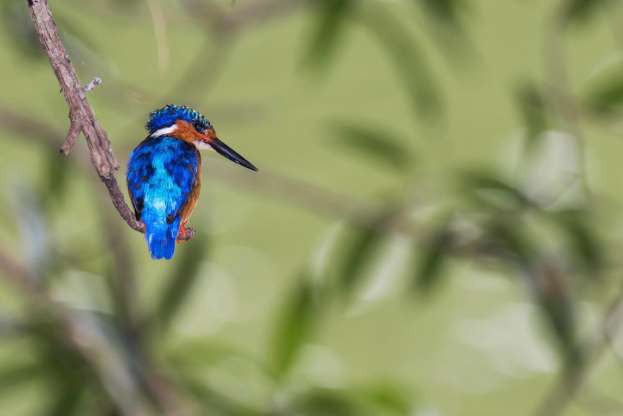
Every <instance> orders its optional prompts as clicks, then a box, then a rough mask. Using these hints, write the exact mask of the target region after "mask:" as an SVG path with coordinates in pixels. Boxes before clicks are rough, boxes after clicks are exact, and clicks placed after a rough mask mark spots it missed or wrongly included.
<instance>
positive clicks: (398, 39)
mask: <svg viewBox="0 0 623 416" xmlns="http://www.w3.org/2000/svg"><path fill="white" fill-rule="evenodd" d="M366 11H367V13H363V14H362V16H361V17H360V22H361V23H362V24H363V25H364V27H366V29H367V30H368V31H369V32H370V33H371V34H372V35H373V36H374V37H375V38H376V40H377V41H378V42H379V43H380V45H381V46H382V48H383V51H384V52H385V53H386V54H387V56H388V59H389V60H390V62H391V63H392V64H393V65H394V68H395V70H396V73H397V74H398V76H399V77H400V79H401V81H402V83H403V85H404V87H405V89H406V93H407V94H408V96H409V97H410V98H411V101H412V103H413V106H414V109H415V110H416V112H417V114H418V115H420V116H422V117H425V118H429V117H436V116H439V115H440V114H441V110H442V101H441V94H440V92H439V88H438V86H437V84H436V83H435V80H434V78H433V76H432V71H431V70H430V69H429V68H428V64H427V62H426V59H425V57H424V53H423V52H422V51H421V48H420V47H419V45H418V44H417V42H416V41H415V39H414V38H413V36H412V35H411V33H410V32H409V30H408V29H407V28H406V27H405V25H404V24H403V22H402V21H401V20H399V19H397V18H396V17H395V16H394V15H392V14H391V13H390V12H389V11H388V10H386V8H384V7H375V8H369V9H367V10H366Z"/></svg>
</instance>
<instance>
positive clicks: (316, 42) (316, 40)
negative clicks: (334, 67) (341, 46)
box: [305, 0, 354, 67]
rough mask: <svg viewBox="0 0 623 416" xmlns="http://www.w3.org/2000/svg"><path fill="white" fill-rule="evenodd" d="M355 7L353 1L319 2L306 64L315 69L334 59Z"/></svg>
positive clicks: (326, 0)
mask: <svg viewBox="0 0 623 416" xmlns="http://www.w3.org/2000/svg"><path fill="white" fill-rule="evenodd" d="M353 6H354V2H353V0H318V1H317V2H315V4H314V8H315V9H316V10H315V12H316V16H315V21H314V27H313V31H312V32H313V33H312V36H311V42H310V45H309V47H308V48H307V56H306V58H305V62H306V63H307V64H308V65H310V66H312V67H314V66H316V67H318V66H322V65H325V64H326V63H327V62H328V61H329V59H330V58H331V57H332V55H333V53H334V51H335V49H336V47H337V45H338V43H339V42H340V41H341V36H342V34H343V31H344V29H345V25H346V20H347V18H348V15H349V13H350V11H351V9H352V7H353Z"/></svg>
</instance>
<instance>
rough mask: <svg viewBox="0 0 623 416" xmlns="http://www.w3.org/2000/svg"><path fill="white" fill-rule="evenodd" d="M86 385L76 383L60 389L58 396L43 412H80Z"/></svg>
mask: <svg viewBox="0 0 623 416" xmlns="http://www.w3.org/2000/svg"><path fill="white" fill-rule="evenodd" d="M83 388H84V385H82V384H75V385H69V386H66V387H64V388H62V389H59V392H58V393H57V395H56V397H53V398H52V402H51V403H50V404H49V406H48V407H47V409H46V410H45V411H44V412H43V414H44V415H45V416H71V415H76V414H79V413H78V411H79V410H80V404H81V400H82V395H83Z"/></svg>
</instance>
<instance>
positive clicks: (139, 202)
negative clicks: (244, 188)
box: [127, 104, 257, 259]
mask: <svg viewBox="0 0 623 416" xmlns="http://www.w3.org/2000/svg"><path fill="white" fill-rule="evenodd" d="M145 127H146V128H147V131H148V132H149V134H148V136H147V138H145V140H143V141H142V142H141V143H140V144H139V145H138V146H137V147H136V148H135V149H134V150H133V151H132V154H131V155H130V161H129V162H128V172H127V180H128V191H129V193H130V199H131V200H132V205H133V206H134V213H135V215H136V219H137V220H138V221H142V222H143V224H145V238H146V240H147V246H148V247H149V251H150V253H151V256H152V257H153V258H154V259H170V258H172V257H173V253H174V252H175V243H176V241H181V240H186V239H188V237H189V236H190V233H191V232H192V230H191V229H190V228H188V227H187V225H188V220H189V218H190V215H191V214H192V211H193V209H194V208H195V206H196V205H197V199H198V198H199V190H200V188H201V155H200V154H199V149H210V148H212V149H214V150H216V151H217V152H218V153H220V154H221V155H223V156H225V157H226V158H228V159H229V160H231V161H233V162H235V163H237V164H239V165H242V166H244V167H245V168H248V169H251V170H253V171H257V168H256V167H255V166H253V164H252V163H251V162H249V161H248V160H246V159H245V158H244V157H242V156H241V155H239V154H238V153H236V151H234V150H233V149H231V148H230V147H229V146H227V145H226V144H225V143H223V142H222V141H220V140H219V138H218V137H217V136H216V132H215V131H214V127H213V126H212V124H211V123H210V121H208V119H207V118H205V117H204V116H203V115H201V114H200V113H198V112H197V111H195V110H193V109H192V108H190V107H186V106H178V105H172V104H169V105H167V106H165V107H163V108H161V109H159V110H156V111H153V112H152V113H151V114H150V115H149V120H148V121H147V124H146V126H145Z"/></svg>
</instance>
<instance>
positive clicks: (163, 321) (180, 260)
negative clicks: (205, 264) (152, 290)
mask: <svg viewBox="0 0 623 416" xmlns="http://www.w3.org/2000/svg"><path fill="white" fill-rule="evenodd" d="M178 250H179V253H178V256H179V257H177V262H176V265H175V269H174V270H173V273H172V275H171V276H170V277H169V279H168V284H167V285H166V286H165V288H164V290H163V291H162V294H161V295H160V300H159V303H158V305H157V307H156V310H155V312H154V316H153V321H154V322H157V323H158V324H159V325H160V326H161V327H164V328H166V327H167V326H168V325H169V324H170V323H171V322H172V321H173V320H174V319H175V317H176V316H177V314H178V312H179V311H180V309H181V308H182V306H183V305H184V303H185V302H186V301H187V300H188V296H189V295H190V294H191V293H192V288H193V286H194V284H195V282H196V281H197V279H198V278H199V271H200V270H201V263H202V261H203V259H205V258H206V255H207V250H208V241H207V239H206V238H205V236H204V235H203V234H197V235H195V237H194V238H193V239H192V240H191V241H189V242H187V243H185V244H184V246H182V247H179V248H178Z"/></svg>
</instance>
